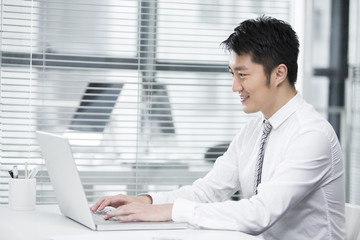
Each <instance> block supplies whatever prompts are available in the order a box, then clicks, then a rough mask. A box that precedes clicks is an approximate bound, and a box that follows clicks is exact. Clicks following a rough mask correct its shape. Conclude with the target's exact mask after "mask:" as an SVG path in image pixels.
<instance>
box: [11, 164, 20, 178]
mask: <svg viewBox="0 0 360 240" xmlns="http://www.w3.org/2000/svg"><path fill="white" fill-rule="evenodd" d="M12 172H13V176H14V178H18V177H19V172H18V168H17V166H13V170H12Z"/></svg>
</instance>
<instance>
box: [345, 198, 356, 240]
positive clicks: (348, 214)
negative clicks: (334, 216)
mask: <svg viewBox="0 0 360 240" xmlns="http://www.w3.org/2000/svg"><path fill="white" fill-rule="evenodd" d="M345 218H346V236H347V239H348V240H360V206H358V205H354V204H350V203H346V204H345Z"/></svg>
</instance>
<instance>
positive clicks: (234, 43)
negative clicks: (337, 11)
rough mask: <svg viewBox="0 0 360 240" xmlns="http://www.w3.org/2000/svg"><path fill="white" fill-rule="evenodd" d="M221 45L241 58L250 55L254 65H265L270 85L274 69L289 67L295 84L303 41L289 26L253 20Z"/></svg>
mask: <svg viewBox="0 0 360 240" xmlns="http://www.w3.org/2000/svg"><path fill="white" fill-rule="evenodd" d="M221 44H222V45H224V46H225V47H226V49H227V50H229V51H234V52H235V53H236V54H238V55H239V56H241V55H243V54H250V55H251V56H252V61H253V62H255V63H259V64H261V65H263V67H264V72H265V75H266V77H267V79H268V82H269V81H270V74H271V72H272V70H273V69H274V68H275V67H276V66H278V65H279V64H285V65H286V67H287V68H288V75H287V76H288V80H289V83H290V84H291V85H292V86H294V85H295V82H296V78H297V71H298V64H297V59H298V55H299V40H298V37H297V35H296V33H295V31H294V30H293V29H292V28H291V26H290V25H289V24H288V23H286V22H284V21H281V20H278V19H275V18H272V17H267V16H261V17H259V18H257V19H249V20H246V21H244V22H242V23H240V25H239V26H238V27H236V28H235V29H234V32H233V33H232V34H231V35H230V36H229V37H228V39H226V40H225V41H223V42H222V43H221Z"/></svg>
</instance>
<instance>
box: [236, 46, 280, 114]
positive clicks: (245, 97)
mask: <svg viewBox="0 0 360 240" xmlns="http://www.w3.org/2000/svg"><path fill="white" fill-rule="evenodd" d="M229 71H230V72H231V73H232V75H233V86H232V90H233V91H234V92H238V93H239V95H240V99H241V102H242V104H243V106H244V112H246V113H255V112H258V111H261V112H262V113H263V114H264V116H265V117H266V118H269V117H271V115H272V114H273V113H274V109H273V105H274V104H273V103H274V101H275V100H274V99H275V95H274V94H275V91H274V90H275V87H274V86H272V84H271V83H272V81H271V80H272V79H271V78H272V77H270V84H269V85H267V79H266V76H265V72H264V67H263V66H262V65H261V64H258V63H254V62H252V61H251V55H250V54H246V55H241V56H239V55H237V54H236V53H231V56H230V60H229Z"/></svg>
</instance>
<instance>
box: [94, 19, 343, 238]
mask: <svg viewBox="0 0 360 240" xmlns="http://www.w3.org/2000/svg"><path fill="white" fill-rule="evenodd" d="M223 44H224V45H225V46H226V48H227V49H228V50H229V51H230V61H229V71H230V72H231V74H232V75H233V87H232V88H233V89H232V90H233V91H234V92H238V93H239V96H240V99H241V102H242V104H243V106H244V111H245V112H246V113H254V112H258V111H260V112H261V113H262V114H261V115H260V116H259V117H257V118H256V119H254V120H251V121H250V122H249V123H247V124H246V126H244V127H243V128H242V129H241V131H240V133H239V134H238V135H236V136H235V138H234V139H233V141H232V143H231V144H230V146H229V148H228V150H227V151H226V152H225V153H224V155H223V156H221V157H219V158H218V159H217V160H216V162H215V164H214V167H213V169H212V170H211V171H210V172H209V173H208V174H207V175H206V176H205V177H204V178H203V179H198V180H197V181H195V182H194V183H193V185H191V186H185V187H182V188H180V189H178V190H175V191H171V192H163V193H155V194H151V195H141V196H136V197H131V196H124V195H117V196H113V197H103V198H101V199H100V200H99V201H98V202H97V203H96V204H95V205H94V206H93V207H92V210H102V209H103V208H104V207H105V206H114V207H117V209H116V210H114V211H112V212H110V213H108V215H107V216H106V219H108V218H111V217H113V216H117V215H118V216H121V218H120V219H121V220H122V221H132V220H144V221H167V220H171V219H172V220H174V221H185V222H189V223H190V224H192V225H194V226H196V227H203V228H213V229H227V230H237V231H242V232H246V233H250V234H254V235H258V234H261V236H262V237H264V238H265V239H286V240H288V239H292V240H293V239H326V240H330V239H344V238H345V233H344V222H345V220H344V204H345V200H344V198H345V197H344V196H345V193H344V166H343V160H342V151H341V147H340V144H339V142H338V139H337V137H336V134H335V132H334V130H333V129H332V127H331V126H330V124H329V123H328V122H327V121H326V120H325V119H324V118H323V117H322V116H321V115H320V114H319V113H317V112H316V111H315V110H314V108H313V107H312V106H311V105H309V104H308V103H306V102H305V101H304V99H303V98H302V97H301V95H300V94H299V93H297V91H296V89H295V82H296V78H297V68H298V67H297V58H298V52H299V42H298V38H297V36H296V33H295V32H294V31H293V30H292V28H291V27H290V25H288V24H287V23H285V22H283V21H279V20H277V19H274V18H270V17H260V18H258V19H255V20H247V21H244V22H243V23H241V24H240V25H239V26H238V27H237V28H236V29H235V30H234V33H232V34H231V35H230V36H229V38H228V39H227V40H225V41H224V42H223ZM264 124H265V125H266V127H265V128H264V130H263V125H264ZM263 131H264V135H263ZM260 149H261V150H260ZM238 189H241V191H242V194H243V198H242V199H241V200H239V201H231V200H229V199H230V197H231V196H232V194H233V193H234V192H236V191H237V190H238Z"/></svg>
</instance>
